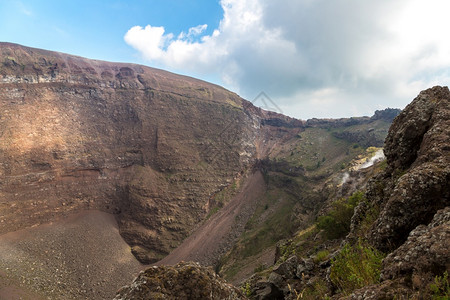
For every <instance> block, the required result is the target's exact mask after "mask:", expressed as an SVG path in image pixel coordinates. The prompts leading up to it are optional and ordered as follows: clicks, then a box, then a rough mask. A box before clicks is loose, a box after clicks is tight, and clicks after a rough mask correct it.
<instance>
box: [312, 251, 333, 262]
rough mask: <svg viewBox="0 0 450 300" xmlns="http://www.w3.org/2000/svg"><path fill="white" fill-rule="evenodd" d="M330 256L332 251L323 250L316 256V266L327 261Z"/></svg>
mask: <svg viewBox="0 0 450 300" xmlns="http://www.w3.org/2000/svg"><path fill="white" fill-rule="evenodd" d="M329 255H330V251H328V250H321V251H319V252H317V254H316V256H314V262H315V263H316V264H318V263H321V262H323V261H326V260H327V258H328V256H329Z"/></svg>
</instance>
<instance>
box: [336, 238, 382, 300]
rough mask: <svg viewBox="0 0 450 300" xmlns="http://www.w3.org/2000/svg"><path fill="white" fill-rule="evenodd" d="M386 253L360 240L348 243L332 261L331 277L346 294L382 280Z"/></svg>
mask: <svg viewBox="0 0 450 300" xmlns="http://www.w3.org/2000/svg"><path fill="white" fill-rule="evenodd" d="M383 258H384V254H383V253H381V252H379V251H378V250H376V249H374V248H372V247H370V246H369V245H366V244H364V243H363V242H362V241H361V240H359V241H358V242H357V243H356V244H355V245H353V246H352V245H349V244H346V245H345V246H344V248H342V250H341V252H340V253H339V254H338V255H337V257H336V258H335V259H333V261H332V263H331V273H330V279H331V281H332V282H333V284H334V285H335V286H336V287H337V288H338V289H339V290H340V291H341V292H342V293H344V294H345V295H348V294H350V293H351V292H352V291H354V290H356V289H359V288H361V287H363V286H366V285H370V284H375V283H379V282H380V272H381V267H382V264H381V262H382V260H383Z"/></svg>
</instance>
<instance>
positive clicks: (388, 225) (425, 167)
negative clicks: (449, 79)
mask: <svg viewBox="0 0 450 300" xmlns="http://www.w3.org/2000/svg"><path fill="white" fill-rule="evenodd" d="M449 140H450V92H449V90H448V88H447V87H434V88H432V89H428V90H426V91H423V92H421V93H420V94H419V96H418V97H417V98H416V99H414V100H413V102H411V104H410V105H408V106H407V107H406V108H405V109H404V111H403V112H402V113H401V114H400V115H399V116H398V117H397V118H396V119H395V121H394V122H393V124H392V126H391V128H390V129H389V134H388V136H387V138H386V143H385V150H384V151H385V154H386V159H387V163H388V170H387V171H386V173H385V174H384V176H385V179H383V180H384V182H386V184H385V185H386V191H384V195H386V196H385V197H383V198H381V199H380V200H381V202H382V203H380V204H379V205H380V207H382V211H381V214H380V216H379V217H378V219H377V221H376V223H375V224H374V226H373V229H372V232H371V234H370V239H371V240H372V241H373V243H374V245H375V246H376V247H377V248H379V249H380V250H383V251H387V250H392V249H395V248H397V247H398V246H399V245H401V244H402V243H403V242H404V241H405V240H406V238H407V236H408V234H409V232H410V231H411V230H413V229H414V228H415V227H416V226H418V225H420V224H428V223H429V222H430V221H431V219H432V218H433V216H434V215H435V213H436V212H437V211H438V210H439V209H442V208H444V207H446V206H448V205H449V204H450V185H449V182H450V146H449V142H448V141H449ZM388 182H390V183H388ZM379 183H381V184H384V183H383V181H379Z"/></svg>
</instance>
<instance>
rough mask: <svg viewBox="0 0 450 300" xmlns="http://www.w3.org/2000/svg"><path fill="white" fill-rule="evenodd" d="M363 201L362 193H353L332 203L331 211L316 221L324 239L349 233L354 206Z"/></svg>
mask: <svg viewBox="0 0 450 300" xmlns="http://www.w3.org/2000/svg"><path fill="white" fill-rule="evenodd" d="M363 199H364V194H363V192H355V193H354V194H353V195H351V196H350V197H348V198H342V199H339V200H338V201H336V202H334V203H333V208H332V210H331V211H330V212H329V213H328V214H327V215H325V216H320V217H319V218H318V219H317V227H318V228H319V229H322V230H324V232H325V237H326V238H328V239H337V238H341V237H344V236H345V235H347V233H348V232H349V231H350V221H351V219H352V216H353V211H354V209H355V206H356V205H357V204H358V203H359V202H360V201H362V200H363Z"/></svg>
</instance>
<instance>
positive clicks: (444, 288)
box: [430, 271, 450, 300]
mask: <svg viewBox="0 0 450 300" xmlns="http://www.w3.org/2000/svg"><path fill="white" fill-rule="evenodd" d="M430 291H431V294H432V297H433V300H444V299H450V283H449V281H448V273H447V271H445V272H444V274H443V275H442V276H436V277H435V278H434V283H432V284H430Z"/></svg>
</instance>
